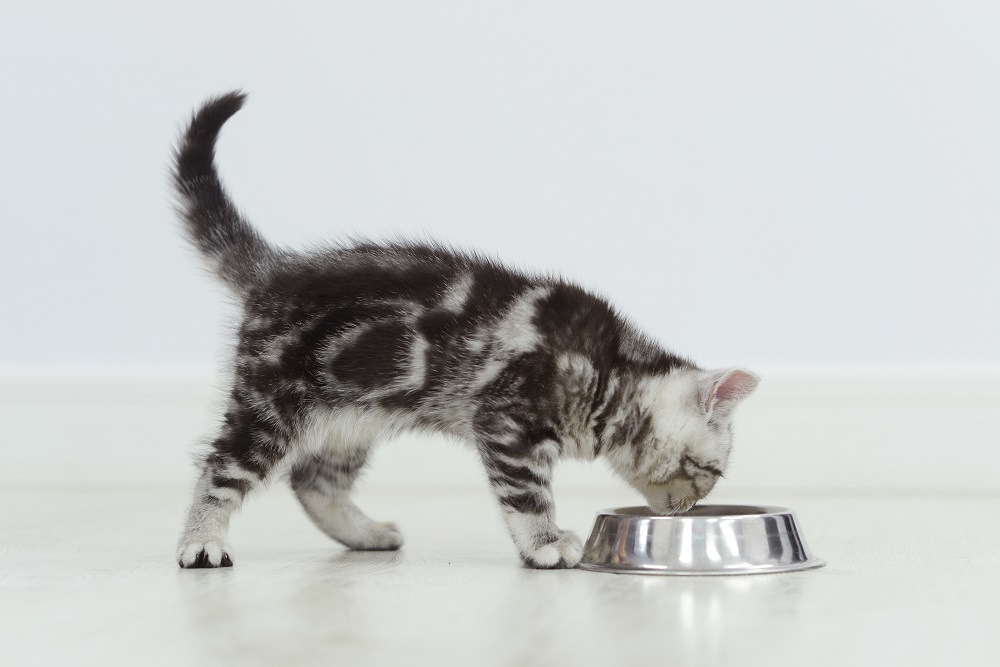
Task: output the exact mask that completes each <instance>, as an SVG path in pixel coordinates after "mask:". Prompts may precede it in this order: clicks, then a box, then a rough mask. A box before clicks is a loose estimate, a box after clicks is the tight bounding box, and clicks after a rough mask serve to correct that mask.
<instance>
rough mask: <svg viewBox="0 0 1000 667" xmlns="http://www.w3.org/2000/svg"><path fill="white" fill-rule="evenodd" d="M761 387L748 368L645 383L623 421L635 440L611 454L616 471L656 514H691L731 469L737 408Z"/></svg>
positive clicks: (682, 373) (689, 372)
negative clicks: (733, 427)
mask: <svg viewBox="0 0 1000 667" xmlns="http://www.w3.org/2000/svg"><path fill="white" fill-rule="evenodd" d="M758 382H759V378H758V377H757V376H756V375H753V374H752V373H748V372H747V371H744V370H740V369H725V370H714V371H702V370H698V369H685V370H675V371H674V372H672V373H669V374H667V375H660V376H653V377H647V378H644V379H642V380H640V381H639V383H638V386H637V387H636V393H635V397H634V400H633V402H632V405H631V407H630V409H629V410H628V411H627V412H626V415H627V416H626V417H625V419H624V420H623V423H622V427H623V428H624V429H625V430H626V431H627V434H628V435H627V438H628V442H627V443H625V444H624V445H623V446H620V447H616V448H614V449H613V450H610V451H608V459H609V461H610V463H611V465H612V467H613V468H614V469H615V470H616V472H618V474H620V475H621V476H622V477H623V478H624V479H625V480H626V481H627V482H628V483H629V484H631V485H632V486H633V487H635V489H636V490H638V491H639V492H640V493H641V494H642V495H643V496H644V497H645V498H646V501H647V502H648V503H649V507H650V508H651V509H652V510H653V512H654V513H656V514H675V513H677V512H684V511H687V510H688V509H690V508H691V507H692V506H693V505H694V504H695V503H696V502H698V501H699V500H701V499H702V498H704V497H705V496H706V495H708V492H709V491H711V490H712V488H713V487H714V486H715V483H716V482H717V481H718V480H719V477H721V476H722V474H723V473H724V472H725V470H726V466H727V465H728V463H729V453H730V451H731V449H732V445H733V443H732V439H733V432H732V416H733V411H734V409H735V408H736V406H737V405H738V404H739V403H740V401H742V400H743V399H744V398H746V397H747V396H748V395H749V394H750V393H751V392H752V391H753V390H754V389H755V388H756V387H757V383H758Z"/></svg>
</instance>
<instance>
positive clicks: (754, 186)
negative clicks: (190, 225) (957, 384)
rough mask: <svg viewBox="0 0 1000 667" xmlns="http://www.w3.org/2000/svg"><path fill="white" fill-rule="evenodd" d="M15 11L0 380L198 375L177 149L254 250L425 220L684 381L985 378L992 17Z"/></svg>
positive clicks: (348, 7)
mask: <svg viewBox="0 0 1000 667" xmlns="http://www.w3.org/2000/svg"><path fill="white" fill-rule="evenodd" d="M277 7H278V5H276V4H275V3H262V2H238V3H237V2H203V1H200V0H199V1H197V2H195V1H184V2H176V1H175V2H171V3H135V2H124V1H110V0H109V1H103V2H90V3H72V2H52V1H34V2H30V3H7V5H6V6H5V7H4V10H3V12H2V13H3V16H2V19H0V61H2V62H3V63H4V67H3V68H0V89H2V90H3V100H4V103H3V106H2V109H0V114H2V116H0V117H2V120H3V125H2V127H3V140H2V154H3V158H2V160H0V182H2V183H3V188H2V189H0V221H2V224H3V229H4V234H3V242H2V244H0V280H2V284H3V286H4V287H3V294H4V313H5V314H4V318H3V319H4V324H5V325H4V326H3V327H0V369H4V368H5V369H8V370H10V369H31V368H36V369H37V368H49V369H53V368H88V367H89V368H94V367H101V368H123V367H160V368H163V367H175V368H176V367H179V366H184V367H196V368H202V369H205V368H210V367H212V366H213V365H215V364H216V363H217V361H218V359H219V357H220V356H221V355H222V354H223V352H224V350H225V347H224V344H223V337H224V333H225V327H224V324H223V323H224V321H225V318H224V312H225V311H224V307H223V303H224V300H223V296H222V293H221V291H220V290H219V289H218V288H215V287H214V286H213V284H212V283H211V282H210V280H209V278H208V277H207V276H206V275H204V274H203V273H202V272H201V271H200V270H199V268H198V264H197V262H196V261H195V259H194V258H193V256H192V255H191V254H190V253H189V252H188V250H187V248H186V247H185V246H184V244H183V242H182V241H181V238H180V235H179V232H178V229H177V225H176V224H175V222H174V219H173V217H172V215H171V212H170V207H169V203H168V202H169V192H168V188H167V179H166V174H167V164H168V161H169V150H170V145H171V143H172V141H173V140H174V138H175V135H176V134H177V131H178V129H179V126H180V124H181V122H182V121H183V119H184V118H185V117H186V116H187V114H188V113H189V112H190V111H191V110H192V108H193V107H194V106H195V105H197V104H198V103H199V102H200V101H201V100H202V99H203V98H205V97H206V96H208V95H210V94H213V93H216V92H219V91H223V90H226V89H230V88H233V87H243V88H245V89H246V90H247V91H249V92H250V93H251V94H252V97H251V100H250V103H249V105H248V106H247V108H246V109H245V110H244V111H243V112H242V113H241V114H240V115H239V116H238V117H237V118H235V119H234V120H233V121H232V122H231V125H230V126H228V127H227V128H226V131H225V133H224V137H223V139H222V141H221V145H220V162H221V166H222V171H223V172H224V175H225V178H226V180H227V182H228V184H229V185H230V188H231V190H232V191H233V193H234V196H235V198H236V200H237V201H238V202H239V203H240V204H241V205H242V206H243V207H244V208H245V210H246V211H248V212H249V214H250V216H251V217H252V218H253V219H254V220H255V221H257V223H258V224H259V225H260V227H261V228H263V229H264V231H265V233H266V234H267V236H268V237H270V238H272V239H274V240H276V241H280V242H286V243H289V244H294V245H300V244H303V243H305V242H307V241H309V240H317V239H325V238H330V237H335V236H337V235H342V234H344V233H345V232H349V231H354V232H361V233H365V234H370V235H373V236H385V235H389V234H397V233H398V234H404V235H410V236H413V235H425V234H426V235H431V236H434V237H437V238H440V239H444V240H447V241H451V242H454V243H457V244H460V245H463V246H469V247H474V248H478V249H482V250H485V251H487V252H490V253H495V254H496V255H498V256H501V257H504V258H508V259H509V260H510V261H511V262H513V263H514V264H517V265H521V266H526V267H532V268H536V269H544V270H549V269H551V270H558V271H560V272H562V273H564V274H566V275H568V276H571V277H575V278H577V279H578V280H580V281H581V282H583V283H585V284H587V285H590V286H593V287H596V288H598V289H600V290H601V291H602V292H603V293H605V294H607V295H608V296H610V297H611V298H612V299H613V300H614V301H615V302H617V303H618V304H619V305H620V306H621V308H622V310H624V311H625V312H627V313H629V314H631V315H632V316H633V317H634V319H636V320H637V321H638V322H639V323H640V324H641V325H643V326H644V327H645V328H646V329H647V330H649V331H650V332H651V333H653V334H654V335H655V336H657V337H658V338H660V339H661V340H662V341H663V342H664V343H665V344H667V345H668V346H670V347H673V348H674V349H676V350H677V351H679V352H681V353H684V354H687V355H690V356H692V357H694V358H695V359H696V360H699V361H701V362H703V363H706V364H714V363H742V364H744V365H747V366H750V367H753V368H757V369H759V370H767V369H777V368H797V369H801V368H831V367H838V368H840V367H853V368H857V367H865V368H884V369H905V368H914V367H920V368H941V367H947V368H953V369H954V368H959V369H962V368H965V369H971V368H983V367H993V368H997V367H1000V346H998V345H997V341H998V340H1000V305H998V304H1000V300H998V299H997V285H998V284H1000V269H998V268H997V262H996V260H995V257H996V254H997V249H998V248H1000V231H998V229H1000V225H998V222H1000V188H998V185H997V184H998V183H1000V132H998V130H997V128H998V127H1000V126H998V124H997V121H996V119H997V118H1000V88H998V86H997V81H1000V77H998V75H1000V40H998V39H997V34H998V29H1000V5H998V4H997V3H988V2H948V3H940V2H902V1H900V2H889V1H886V0H864V1H859V2H835V3H804V2H799V1H797V0H796V1H792V0H788V1H782V2H755V3H747V2H715V3H666V2H659V1H656V2H629V3H612V2H601V3H595V2H580V1H578V0H574V1H573V2H569V1H566V2H547V3H540V2H495V3H481V2H464V1H455V2H432V1H422V2H402V1H399V2H363V3H362V2H353V3H344V2H312V3H305V2H302V3H286V5H285V6H283V7H282V8H281V9H278V8H277Z"/></svg>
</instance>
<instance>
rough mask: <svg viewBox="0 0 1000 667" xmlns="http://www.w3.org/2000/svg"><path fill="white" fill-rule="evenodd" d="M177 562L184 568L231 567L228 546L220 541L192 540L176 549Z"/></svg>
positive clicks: (231, 562)
mask: <svg viewBox="0 0 1000 667" xmlns="http://www.w3.org/2000/svg"><path fill="white" fill-rule="evenodd" d="M177 564H178V565H180V566H181V567H183V568H185V569H195V568H205V567H232V566H233V560H232V559H231V558H230V557H229V547H227V546H226V545H224V544H222V543H220V542H192V543H190V544H185V545H182V546H181V548H180V549H178V550H177Z"/></svg>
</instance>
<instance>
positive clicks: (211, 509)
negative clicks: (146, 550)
mask: <svg viewBox="0 0 1000 667" xmlns="http://www.w3.org/2000/svg"><path fill="white" fill-rule="evenodd" d="M260 483H261V479H260V477H258V476H257V475H256V474H255V473H253V472H251V471H249V470H246V469H244V468H243V467H241V466H240V465H239V464H238V463H236V462H235V461H232V460H229V459H228V457H224V456H219V455H217V454H216V455H212V456H211V457H209V459H208V461H206V463H205V466H204V468H203V469H202V473H201V477H200V478H198V483H197V484H196V485H195V491H194V502H193V503H192V504H191V509H190V511H189V512H188V518H187V523H186V524H185V526H184V532H183V534H182V535H181V539H180V544H179V545H178V547H177V562H178V564H179V565H180V566H181V567H184V568H201V567H232V565H233V561H232V559H231V558H230V556H229V545H228V544H227V541H226V539H227V535H228V533H229V518H230V517H231V516H232V514H233V513H234V512H236V510H238V509H239V508H240V506H241V505H242V504H243V498H244V497H245V496H246V494H248V493H249V492H250V491H252V490H253V489H255V488H256V487H257V486H258V485H259V484H260Z"/></svg>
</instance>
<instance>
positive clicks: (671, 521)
mask: <svg viewBox="0 0 1000 667" xmlns="http://www.w3.org/2000/svg"><path fill="white" fill-rule="evenodd" d="M825 564H826V563H825V562H824V561H822V560H821V559H819V558H816V557H815V556H814V555H813V554H812V552H810V550H809V547H807V546H806V542H805V540H804V539H803V538H802V535H801V533H799V529H798V526H797V525H796V522H795V513H794V512H792V510H790V509H787V508H785V507H757V506H750V505H696V506H695V507H693V508H692V509H691V510H689V511H688V512H685V513H684V514H678V515H676V516H655V515H652V514H650V509H649V508H648V507H619V508H616V509H608V510H602V511H601V512H598V513H597V519H596V520H595V522H594V530H593V531H592V532H591V533H590V539H588V540H587V545H586V546H585V547H584V550H583V560H582V561H581V562H580V565H579V567H581V568H583V569H585V570H598V571H601V572H618V573H622V574H681V575H722V574H762V573H767V572H791V571H793V570H807V569H809V568H813V567H822V566H823V565H825Z"/></svg>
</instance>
